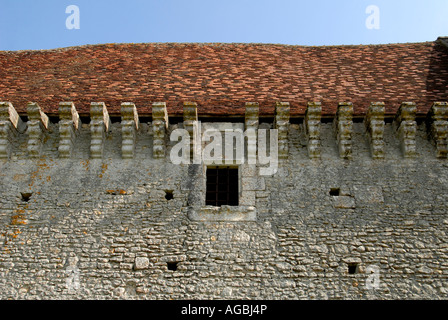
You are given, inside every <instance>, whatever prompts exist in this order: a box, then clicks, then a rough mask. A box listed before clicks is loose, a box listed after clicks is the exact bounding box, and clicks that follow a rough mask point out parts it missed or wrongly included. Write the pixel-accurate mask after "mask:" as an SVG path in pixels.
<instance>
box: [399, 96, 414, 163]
mask: <svg viewBox="0 0 448 320" xmlns="http://www.w3.org/2000/svg"><path fill="white" fill-rule="evenodd" d="M416 112H417V106H416V104H415V103H414V102H403V103H402V104H401V105H400V108H399V109H398V111H397V114H396V115H395V118H394V128H395V131H396V133H397V136H398V138H399V140H400V148H401V150H402V152H403V156H404V157H405V158H413V157H415V156H416V154H417V153H416V144H415V135H416V133H417V122H416V121H415V115H416Z"/></svg>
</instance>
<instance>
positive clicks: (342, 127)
mask: <svg viewBox="0 0 448 320" xmlns="http://www.w3.org/2000/svg"><path fill="white" fill-rule="evenodd" d="M333 125H334V129H335V133H336V142H337V144H338V150H339V156H340V157H341V158H344V159H351V158H352V133H353V104H352V103H351V102H340V103H339V104H338V109H337V111H336V118H335V119H334V121H333Z"/></svg>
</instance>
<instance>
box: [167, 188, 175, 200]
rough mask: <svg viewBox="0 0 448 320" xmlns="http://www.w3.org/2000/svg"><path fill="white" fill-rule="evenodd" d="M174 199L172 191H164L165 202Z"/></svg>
mask: <svg viewBox="0 0 448 320" xmlns="http://www.w3.org/2000/svg"><path fill="white" fill-rule="evenodd" d="M173 198H174V196H173V190H165V199H166V200H168V201H169V200H172V199H173Z"/></svg>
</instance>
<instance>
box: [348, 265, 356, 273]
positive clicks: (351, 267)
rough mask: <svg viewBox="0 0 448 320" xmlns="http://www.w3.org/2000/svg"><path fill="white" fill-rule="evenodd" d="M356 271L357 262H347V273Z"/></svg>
mask: <svg viewBox="0 0 448 320" xmlns="http://www.w3.org/2000/svg"><path fill="white" fill-rule="evenodd" d="M357 272H358V264H357V263H349V264H348V274H355V273H357Z"/></svg>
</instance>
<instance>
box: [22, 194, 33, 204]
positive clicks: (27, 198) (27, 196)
mask: <svg viewBox="0 0 448 320" xmlns="http://www.w3.org/2000/svg"><path fill="white" fill-rule="evenodd" d="M20 194H21V195H22V201H25V202H28V201H30V198H31V196H32V195H33V194H32V193H30V192H21V193H20Z"/></svg>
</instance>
